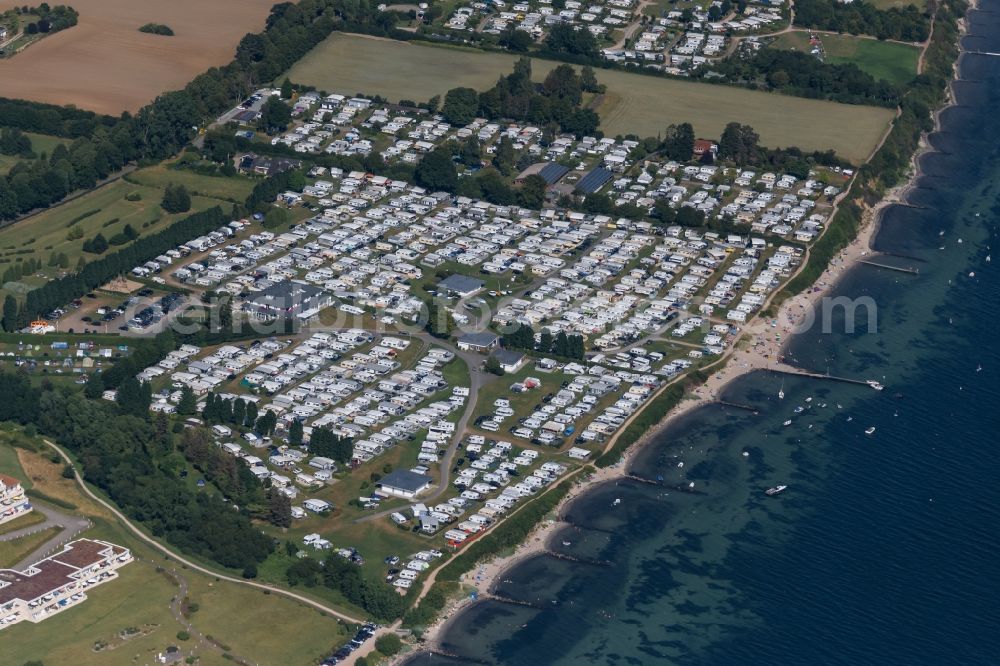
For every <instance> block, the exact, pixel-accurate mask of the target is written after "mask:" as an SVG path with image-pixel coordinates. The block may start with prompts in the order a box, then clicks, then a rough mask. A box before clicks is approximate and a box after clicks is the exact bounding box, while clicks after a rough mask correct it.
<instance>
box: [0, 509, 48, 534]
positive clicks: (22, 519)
mask: <svg viewBox="0 0 1000 666" xmlns="http://www.w3.org/2000/svg"><path fill="white" fill-rule="evenodd" d="M44 522H45V514H44V513H41V512H40V511H32V512H30V513H25V514H22V515H20V516H18V517H17V518H15V519H14V520H11V521H8V522H6V523H4V524H3V525H0V536H3V535H4V534H10V533H11V532H16V531H17V530H23V529H24V528H25V527H31V526H32V525H38V524H39V523H44Z"/></svg>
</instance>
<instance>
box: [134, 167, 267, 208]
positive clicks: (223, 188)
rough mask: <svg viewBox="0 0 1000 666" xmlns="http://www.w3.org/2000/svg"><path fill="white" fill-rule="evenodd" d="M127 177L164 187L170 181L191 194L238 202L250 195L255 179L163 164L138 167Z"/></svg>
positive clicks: (144, 183)
mask: <svg viewBox="0 0 1000 666" xmlns="http://www.w3.org/2000/svg"><path fill="white" fill-rule="evenodd" d="M128 179H129V180H130V181H134V182H136V183H140V184H142V185H150V186H152V187H160V188H165V187H166V186H167V185H169V184H170V183H174V184H177V185H183V186H184V187H186V188H187V189H188V191H189V192H191V193H192V194H195V193H197V194H200V195H202V196H206V197H211V198H213V199H225V200H227V201H233V202H237V201H238V202H240V203H242V202H243V201H244V200H246V198H247V196H249V195H250V191H251V190H252V189H253V187H254V185H255V184H256V181H255V180H254V179H253V178H249V177H246V176H232V177H226V176H202V175H200V174H197V173H195V172H193V171H189V170H186V169H171V168H169V167H168V166H167V165H165V164H158V165H156V166H152V167H147V168H145V169H140V170H139V171H136V172H134V173H131V174H129V176H128Z"/></svg>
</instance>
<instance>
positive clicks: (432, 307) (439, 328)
mask: <svg viewBox="0 0 1000 666" xmlns="http://www.w3.org/2000/svg"><path fill="white" fill-rule="evenodd" d="M453 328H454V322H453V320H452V318H451V314H450V313H449V312H448V311H447V310H446V309H445V308H444V307H443V306H442V305H441V304H440V303H438V301H437V300H436V299H435V300H432V301H431V302H430V303H429V304H428V306H427V326H426V329H427V332H428V333H430V334H431V335H433V336H434V337H435V338H442V339H446V338H449V337H451V332H452V330H453Z"/></svg>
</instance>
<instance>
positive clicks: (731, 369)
mask: <svg viewBox="0 0 1000 666" xmlns="http://www.w3.org/2000/svg"><path fill="white" fill-rule="evenodd" d="M977 7H978V2H975V0H973V1H972V2H970V4H969V7H968V9H975V8H977ZM958 26H959V40H961V38H962V37H964V36H965V34H966V28H967V19H966V18H965V17H964V16H963V17H962V18H960V19H959V20H958ZM959 48H960V51H959V57H958V58H956V60H955V62H954V63H953V76H952V78H951V79H950V80H949V82H948V85H947V87H946V90H945V98H944V101H943V102H942V104H941V105H940V106H939V107H938V108H937V109H935V110H934V111H933V112H932V117H933V122H934V129H933V130H932V132H934V131H939V130H940V127H941V123H940V116H941V113H942V112H943V111H944V110H946V109H948V108H949V107H951V106H953V105H954V103H955V100H954V93H953V88H952V86H953V84H954V82H955V81H957V80H960V72H959V70H958V61H959V59H960V58H961V46H960V44H959ZM890 129H891V127H890ZM932 150H933V147H932V146H931V144H930V142H929V140H928V135H927V134H924V135H922V136H921V137H920V140H919V144H918V147H917V149H916V150H915V151H914V153H913V155H912V156H911V159H910V168H909V171H908V175H907V177H906V178H905V180H904V181H903V182H901V183H899V184H898V185H896V186H894V187H892V188H891V189H889V190H888V191H887V192H886V193H885V195H884V196H883V197H882V198H881V199H880V200H879V202H878V203H877V204H876V205H874V206H872V207H871V208H868V209H867V210H865V212H864V215H863V218H862V222H861V225H860V227H859V229H858V233H857V235H856V236H855V238H854V239H853V240H852V241H851V242H850V243H849V244H848V245H847V246H846V247H844V248H843V249H842V250H841V251H840V252H838V253H837V255H836V256H835V257H834V258H832V259H831V260H830V262H829V264H828V265H827V266H826V268H825V270H824V271H823V273H822V274H821V275H820V276H819V278H818V279H817V280H816V281H815V282H814V283H813V284H812V286H811V287H809V288H808V289H805V290H803V291H802V292H799V293H798V294H796V295H795V296H793V297H791V298H789V299H787V300H785V301H784V302H782V303H781V305H780V307H779V310H778V313H777V314H776V315H775V316H774V317H773V318H765V317H763V316H758V317H757V318H755V319H754V321H753V322H752V323H751V324H750V325H749V326H747V327H746V328H744V329H743V330H742V331H741V332H740V334H739V336H738V338H737V339H736V340H735V341H734V343H733V347H732V350H731V352H730V353H728V354H727V355H726V356H724V357H723V358H722V359H720V360H719V361H718V363H720V364H721V366H722V367H721V368H719V369H718V370H717V371H715V372H713V373H712V374H711V375H710V376H709V377H708V378H707V379H706V381H705V382H703V383H702V384H701V385H699V386H698V387H697V388H695V389H694V390H693V391H692V392H691V393H689V394H688V395H686V396H685V397H684V398H683V399H682V400H681V402H680V403H678V404H677V405H676V406H675V407H674V408H673V409H671V410H670V411H668V412H667V413H666V414H664V415H663V417H662V418H661V419H660V420H659V421H658V422H657V423H656V424H655V425H654V426H652V427H650V428H649V429H648V430H647V431H646V432H645V433H644V434H643V435H642V437H640V438H639V440H637V441H636V442H635V443H634V444H632V445H631V446H629V447H628V449H626V451H625V452H624V454H623V455H622V459H621V460H620V461H618V462H617V463H615V464H614V465H613V466H610V467H606V468H599V469H596V470H595V471H594V472H592V473H591V474H590V475H588V476H587V477H586V478H585V479H583V480H577V481H576V483H575V485H574V486H573V488H572V489H571V490H570V492H569V493H568V494H567V495H566V497H564V498H563V500H562V501H561V502H560V503H559V504H558V505H557V506H556V507H555V509H554V513H555V514H556V515H557V516H558V515H561V514H562V512H563V510H564V509H565V507H566V506H567V505H568V503H570V502H572V501H573V500H574V499H575V498H576V497H578V496H579V495H581V494H582V493H584V492H587V491H588V490H590V489H591V488H593V487H595V486H597V485H599V484H603V483H608V482H611V481H614V480H616V479H619V478H622V477H624V476H626V475H627V469H628V466H629V463H630V461H631V459H632V457H633V456H634V455H635V453H636V452H637V451H639V450H641V449H642V448H643V447H644V446H646V445H647V444H648V443H649V442H650V441H651V440H652V439H653V438H654V437H655V436H657V435H658V434H659V433H660V432H661V431H663V430H664V429H665V428H667V427H668V426H670V425H671V424H672V423H673V422H674V420H676V419H677V418H679V417H681V416H682V415H684V414H687V413H688V412H690V411H691V410H693V409H695V408H697V407H701V406H703V405H707V404H710V403H712V402H715V401H717V400H718V399H719V396H720V395H721V393H722V391H723V390H724V389H725V387H726V386H727V385H728V384H730V383H731V382H733V381H734V380H736V379H737V378H739V377H742V376H743V375H746V374H748V373H750V372H754V371H757V370H768V369H770V370H777V371H794V370H795V368H793V367H792V366H789V365H786V364H785V363H784V362H783V361H782V360H781V359H782V358H783V355H784V352H785V349H786V348H787V345H788V342H789V340H790V339H791V336H792V335H793V334H794V333H795V332H796V329H797V328H798V327H799V326H800V324H802V323H803V321H804V320H805V319H806V318H807V317H808V316H809V313H811V312H812V308H813V307H814V306H815V304H816V303H817V301H819V300H820V299H821V298H823V297H824V296H826V295H828V294H829V293H830V292H831V291H832V290H833V289H834V288H835V287H836V286H837V285H838V284H839V283H840V281H841V279H842V278H843V276H844V275H845V274H846V273H847V272H848V271H850V270H851V269H853V268H855V267H856V266H857V265H858V264H859V263H860V262H861V261H862V260H864V259H865V258H867V257H868V256H869V255H871V254H873V252H874V251H873V250H872V248H871V243H872V240H873V239H874V237H875V235H876V234H877V233H878V231H879V229H880V227H881V222H882V216H883V214H884V211H885V209H886V208H888V207H889V206H891V205H894V204H899V203H906V201H907V195H908V194H909V192H910V191H911V190H912V189H914V188H915V187H916V183H917V181H918V180H919V178H920V177H921V176H922V175H923V173H922V170H921V167H920V160H921V158H922V157H923V156H924V155H926V154H927V153H929V152H931V151H932ZM789 279H791V278H789ZM777 293H779V292H777V291H776V292H775V295H776V294H777ZM665 386H666V385H665ZM619 432H621V431H619ZM613 441H614V440H611V441H610V442H608V445H609V446H610V444H612V443H613ZM564 524H565V523H563V522H562V521H561V520H559V519H558V518H555V519H547V520H545V521H543V522H541V523H539V524H538V525H537V526H536V527H535V529H534V530H532V532H531V533H530V534H529V535H528V536H527V537H526V538H525V540H524V541H523V542H522V543H521V544H519V545H518V546H517V547H516V548H515V550H514V552H512V553H509V554H506V555H502V556H497V557H494V558H492V559H490V560H487V561H485V562H482V563H480V564H479V565H478V566H477V567H476V568H475V569H473V570H472V571H470V572H468V573H466V574H464V575H463V576H462V577H461V579H460V582H461V584H462V585H463V590H464V592H465V593H464V594H463V595H462V597H461V598H459V599H452V600H450V601H449V603H448V604H447V605H446V606H445V608H444V609H443V610H442V611H441V613H440V614H439V615H438V617H437V619H436V620H435V622H434V623H433V624H432V625H430V626H428V627H427V629H426V630H425V631H424V632H423V635H422V645H421V647H420V649H422V650H429V651H431V652H435V651H437V652H440V651H441V649H440V637H441V636H442V635H443V633H444V631H445V630H446V629H447V627H448V625H449V624H450V623H451V621H452V620H453V618H454V617H455V616H456V615H457V614H458V613H460V612H461V611H462V609H463V608H464V607H466V606H468V605H470V604H471V603H473V600H472V598H471V596H470V595H469V594H468V592H469V591H472V590H474V591H475V592H476V594H477V596H478V597H481V598H489V597H490V591H491V590H492V589H493V587H494V586H495V585H496V583H498V582H500V581H501V580H503V576H504V574H505V573H506V572H507V571H509V570H510V569H512V568H513V567H515V566H516V565H517V564H519V563H520V562H522V561H523V560H525V559H528V558H530V557H533V556H535V555H539V554H541V553H544V552H545V551H546V550H547V549H548V544H549V542H550V540H551V539H552V537H553V535H554V533H555V531H556V530H557V529H558V528H559V527H560V526H562V525H564ZM408 656H409V654H407V655H400V657H399V658H397V659H394V660H392V661H391V662H390V663H392V664H397V663H400V662H401V661H402V660H404V659H405V658H406V657H408Z"/></svg>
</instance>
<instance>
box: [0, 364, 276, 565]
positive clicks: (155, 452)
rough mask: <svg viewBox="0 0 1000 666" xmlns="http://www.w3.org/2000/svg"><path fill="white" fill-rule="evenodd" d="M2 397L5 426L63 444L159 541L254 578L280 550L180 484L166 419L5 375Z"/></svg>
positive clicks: (222, 506) (245, 520) (209, 497)
mask: <svg viewBox="0 0 1000 666" xmlns="http://www.w3.org/2000/svg"><path fill="white" fill-rule="evenodd" d="M132 381H134V379H133V380H132ZM0 394H2V395H4V396H5V400H3V401H2V402H0V420H2V421H14V422H16V423H20V424H23V425H33V426H34V427H36V428H37V429H38V431H39V432H41V433H42V434H45V435H48V436H51V437H53V438H56V439H57V441H58V442H59V443H60V444H61V445H63V446H65V447H66V448H67V449H68V450H70V451H71V452H72V453H73V454H74V456H75V457H76V459H77V460H78V461H79V466H80V471H81V472H82V473H83V475H84V476H85V477H86V479H87V481H89V482H90V483H93V484H94V485H96V486H97V487H99V488H100V489H101V490H103V491H104V492H106V493H107V494H108V496H109V497H110V498H111V499H112V500H113V501H114V502H115V503H116V504H117V505H118V506H119V507H121V509H122V510H123V511H124V512H125V513H126V514H127V515H128V516H130V517H131V518H133V519H135V520H138V521H140V522H141V523H142V524H143V525H144V526H145V527H147V528H148V529H149V530H150V532H152V534H153V535H154V536H157V537H162V538H164V539H165V540H166V541H167V542H168V543H171V544H173V545H175V546H177V547H179V548H181V549H182V550H184V551H185V552H188V553H191V554H194V555H198V556H201V557H205V558H208V559H211V560H213V561H215V562H218V563H219V564H221V565H223V566H226V567H230V568H236V569H242V570H243V571H244V573H245V575H247V576H253V575H255V573H256V565H257V564H258V563H259V562H262V561H263V560H264V559H265V558H266V557H267V556H268V555H269V554H270V553H271V551H272V550H273V544H272V542H271V539H270V538H269V537H267V536H265V535H264V534H263V533H262V532H261V531H260V530H258V529H256V528H255V527H253V525H252V524H251V522H250V518H249V516H248V514H247V512H245V511H234V510H233V508H232V506H231V505H228V504H226V503H224V502H223V501H222V500H221V498H220V497H219V496H217V495H214V494H210V493H196V492H194V491H192V490H189V489H188V488H187V486H185V485H184V484H183V483H179V482H178V480H177V476H178V473H179V472H180V470H181V469H182V468H183V467H184V458H183V455H182V454H181V453H180V452H179V451H178V450H177V448H176V445H175V439H176V436H175V435H174V434H173V432H172V430H171V429H170V428H169V427H168V425H167V421H166V417H163V418H159V417H158V418H156V419H152V418H151V416H150V412H149V410H148V406H147V408H146V410H145V413H144V414H142V415H141V416H140V415H136V414H135V413H134V411H133V409H134V406H130V405H115V404H112V403H108V402H104V401H99V400H90V399H88V398H86V397H85V396H84V395H83V393H81V392H79V391H73V390H71V389H57V388H52V387H51V386H44V387H42V388H40V389H39V388H34V387H32V386H31V383H30V382H29V380H28V379H27V378H26V377H24V376H22V375H13V374H7V373H3V374H0ZM255 483H256V480H255ZM258 485H259V484H258Z"/></svg>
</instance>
